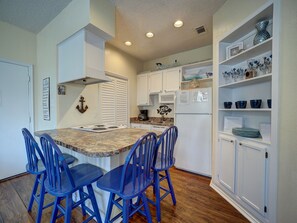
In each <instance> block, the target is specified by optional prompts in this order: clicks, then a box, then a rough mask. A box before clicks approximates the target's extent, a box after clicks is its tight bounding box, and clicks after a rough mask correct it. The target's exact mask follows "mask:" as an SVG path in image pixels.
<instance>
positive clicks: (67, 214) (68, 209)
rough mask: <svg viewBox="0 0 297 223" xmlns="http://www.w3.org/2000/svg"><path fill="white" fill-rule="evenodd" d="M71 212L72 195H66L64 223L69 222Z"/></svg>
mask: <svg viewBox="0 0 297 223" xmlns="http://www.w3.org/2000/svg"><path fill="white" fill-rule="evenodd" d="M71 211H72V194H68V195H67V197H66V208H65V216H64V217H65V223H70V222H71Z"/></svg>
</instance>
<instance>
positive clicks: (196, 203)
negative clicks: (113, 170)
mask: <svg viewBox="0 0 297 223" xmlns="http://www.w3.org/2000/svg"><path fill="white" fill-rule="evenodd" d="M171 178H172V181H173V185H174V188H175V193H176V200H177V204H176V206H173V205H172V201H171V197H170V196H167V197H166V198H165V199H164V200H163V201H162V206H161V207H162V222H163V223H167V222H168V223H200V222H216V223H217V222H222V223H223V222H226V223H227V222H228V223H232V222H234V223H235V222H236V223H244V222H248V220H247V219H245V218H244V217H243V216H242V215H241V214H240V213H239V212H238V211H237V210H236V209H234V208H233V207H232V206H231V205H230V204H229V203H228V202H227V201H225V200H224V199H223V198H222V197H221V196H220V195H219V194H217V193H216V192H215V191H214V190H213V189H212V188H210V186H209V183H210V179H209V178H207V177H203V176H199V175H195V174H191V173H187V172H184V171H181V170H177V169H175V168H172V169H171ZM33 182H34V177H33V176H31V175H25V176H21V177H17V178H15V179H12V180H9V181H5V182H2V183H0V223H2V222H5V223H6V222H9V223H33V222H34V219H35V216H36V212H37V206H36V204H34V206H33V210H32V211H31V212H30V213H28V212H27V205H28V203H29V198H30V193H31V190H32V186H33ZM164 183H165V182H164ZM147 195H148V197H149V198H153V193H152V190H151V189H149V191H148V192H147ZM52 199H53V198H52V197H51V196H50V195H46V202H51V201H52ZM150 209H151V214H152V217H153V222H157V221H156V217H155V216H156V215H155V208H154V207H153V206H150ZM50 215H51V208H48V209H45V210H44V212H43V215H42V222H44V223H47V222H49V221H50ZM82 221H83V217H82V215H81V211H80V209H79V208H76V209H75V210H73V212H72V221H71V222H73V223H76V222H82ZM57 222H63V219H62V218H61V219H59V220H58V221H57ZM91 222H95V221H91ZM130 222H133V223H143V222H146V218H145V217H144V216H142V215H140V214H136V215H134V216H133V217H132V218H131V219H130Z"/></svg>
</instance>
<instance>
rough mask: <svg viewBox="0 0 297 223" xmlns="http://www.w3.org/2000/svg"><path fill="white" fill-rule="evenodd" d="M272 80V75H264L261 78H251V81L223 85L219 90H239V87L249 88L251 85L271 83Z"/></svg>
mask: <svg viewBox="0 0 297 223" xmlns="http://www.w3.org/2000/svg"><path fill="white" fill-rule="evenodd" d="M271 78H272V73H270V74H264V75H261V76H259V77H253V78H249V79H245V80H241V81H237V82H232V83H229V84H223V85H220V86H219V88H237V87H242V86H247V85H251V84H256V83H262V82H266V81H271Z"/></svg>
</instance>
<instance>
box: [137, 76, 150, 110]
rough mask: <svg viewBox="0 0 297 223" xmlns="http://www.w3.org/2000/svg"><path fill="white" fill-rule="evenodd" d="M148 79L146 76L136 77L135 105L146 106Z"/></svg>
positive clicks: (147, 101) (147, 100)
mask: <svg viewBox="0 0 297 223" xmlns="http://www.w3.org/2000/svg"><path fill="white" fill-rule="evenodd" d="M148 104H149V97H148V77H147V74H139V75H137V105H148Z"/></svg>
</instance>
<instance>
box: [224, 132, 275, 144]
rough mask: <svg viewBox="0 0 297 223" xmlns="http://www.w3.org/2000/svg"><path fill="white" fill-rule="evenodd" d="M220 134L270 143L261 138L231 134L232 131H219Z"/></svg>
mask: <svg viewBox="0 0 297 223" xmlns="http://www.w3.org/2000/svg"><path fill="white" fill-rule="evenodd" d="M219 133H220V134H225V135H229V136H233V137H237V138H239V139H241V140H242V139H246V140H250V141H252V142H259V143H263V144H266V145H270V144H271V142H268V141H264V140H263V139H262V138H248V137H242V136H237V135H234V134H232V132H224V131H219Z"/></svg>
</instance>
